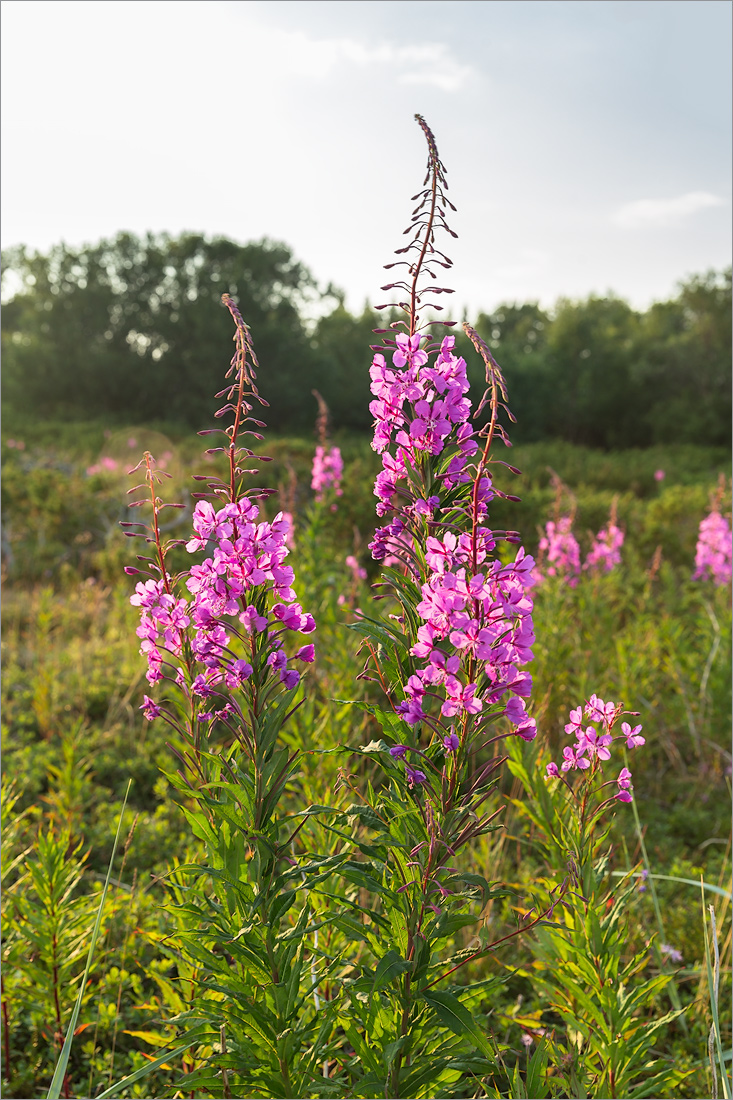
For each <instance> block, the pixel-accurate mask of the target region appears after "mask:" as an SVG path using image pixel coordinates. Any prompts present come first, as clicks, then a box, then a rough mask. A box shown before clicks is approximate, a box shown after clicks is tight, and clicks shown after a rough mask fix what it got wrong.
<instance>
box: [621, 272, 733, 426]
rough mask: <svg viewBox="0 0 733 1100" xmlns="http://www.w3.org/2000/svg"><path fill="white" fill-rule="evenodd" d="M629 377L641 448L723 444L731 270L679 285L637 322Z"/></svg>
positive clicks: (728, 392) (728, 419)
mask: <svg viewBox="0 0 733 1100" xmlns="http://www.w3.org/2000/svg"><path fill="white" fill-rule="evenodd" d="M637 346H638V354H637V356H636V357H635V361H634V367H633V370H634V376H635V381H636V386H637V388H638V394H639V402H640V405H641V407H642V408H643V409H644V414H643V418H642V419H643V425H644V429H645V435H646V439H645V442H649V443H675V442H683V443H708V444H723V445H725V444H729V443H730V438H731V384H730V357H731V269H730V268H728V269H727V270H725V271H722V272H715V271H708V272H707V273H706V274H704V275H694V276H692V277H691V278H690V279H688V280H686V281H685V282H682V283H680V293H679V295H678V297H677V298H675V299H673V300H672V301H670V302H657V303H655V304H654V305H653V306H652V307H651V308H650V309H649V310H648V311H647V312H646V313H645V314H644V315H642V317H641V326H640V333H639V341H638V345H637Z"/></svg>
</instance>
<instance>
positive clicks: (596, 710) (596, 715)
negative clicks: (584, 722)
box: [585, 695, 616, 726]
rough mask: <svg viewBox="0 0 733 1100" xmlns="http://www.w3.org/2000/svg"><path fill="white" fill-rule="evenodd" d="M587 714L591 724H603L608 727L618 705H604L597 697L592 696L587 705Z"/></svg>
mask: <svg viewBox="0 0 733 1100" xmlns="http://www.w3.org/2000/svg"><path fill="white" fill-rule="evenodd" d="M585 713H586V715H587V717H588V718H590V720H591V722H603V723H604V724H605V725H606V726H608V725H609V724H610V723H611V722H612V721H613V716H614V715H615V713H616V704H615V703H604V702H603V700H602V699H599V698H598V696H597V695H591V697H590V699H589V700H588V702H587V703H586V704H585Z"/></svg>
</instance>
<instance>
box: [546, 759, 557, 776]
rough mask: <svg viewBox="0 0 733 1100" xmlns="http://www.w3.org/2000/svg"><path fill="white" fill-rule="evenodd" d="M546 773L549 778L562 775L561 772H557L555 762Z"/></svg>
mask: <svg viewBox="0 0 733 1100" xmlns="http://www.w3.org/2000/svg"><path fill="white" fill-rule="evenodd" d="M545 771H546V773H547V775H548V776H552V777H557V776H558V775H559V774H560V772H559V771H558V770H557V764H556V763H555V762H554V760H551V761H550V763H549V764H548V765H547V767H546V768H545Z"/></svg>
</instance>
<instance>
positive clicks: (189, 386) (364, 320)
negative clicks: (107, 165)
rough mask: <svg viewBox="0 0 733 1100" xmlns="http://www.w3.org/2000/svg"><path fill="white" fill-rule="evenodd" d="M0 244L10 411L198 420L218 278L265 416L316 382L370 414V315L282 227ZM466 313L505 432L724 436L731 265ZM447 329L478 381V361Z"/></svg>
mask: <svg viewBox="0 0 733 1100" xmlns="http://www.w3.org/2000/svg"><path fill="white" fill-rule="evenodd" d="M2 259H3V284H4V298H5V305H4V308H3V326H2V347H3V401H4V403H5V406H6V416H7V415H8V414H9V418H10V419H12V413H13V410H15V409H17V410H24V411H28V410H33V411H34V413H35V414H36V415H38V416H40V417H42V418H53V419H57V418H66V419H85V418H96V417H107V418H109V419H110V421H115V420H117V421H119V420H124V421H125V422H130V421H133V422H135V423H143V422H150V421H160V420H166V421H175V422H179V423H181V424H187V425H191V426H193V427H200V426H201V425H202V424H205V423H207V422H208V420H209V419H210V415H211V412H212V411H213V409H214V407H215V405H214V402H213V398H212V394H213V393H215V392H216V391H217V390H219V389H221V386H222V375H223V363H222V359H223V355H225V354H226V351H223V349H226V348H228V347H229V342H230V340H231V325H230V323H229V316H228V314H227V312H226V310H224V309H222V308H221V307H220V305H219V300H220V297H221V294H222V293H223V292H225V291H226V292H227V293H229V294H231V295H232V296H233V297H234V298H235V299H236V300H237V302H238V303H239V306H240V309H241V311H242V314H243V316H244V317H245V319H246V320H247V322H248V324H249V325H250V327H251V330H252V334H253V339H254V344H255V348H256V350H257V354H258V357H259V360H260V363H261V370H260V374H259V384H260V392H261V394H262V396H263V397H265V398H266V400H267V401H268V402H269V404H270V408H269V409H268V410H267V411H266V413H265V414H264V418H265V419H266V420H267V422H268V424H269V426H270V427H271V428H272V429H273V430H275V431H294V432H302V431H304V430H306V431H307V430H310V428H311V426H312V424H313V421H314V420H315V416H316V413H317V406H316V402H315V399H314V398H313V396H312V391H313V390H314V389H316V390H318V391H319V392H320V393H321V394H322V395H323V397H324V398H325V400H326V402H327V404H328V405H329V407H330V410H331V416H332V422H333V426H334V428H336V429H339V428H343V429H351V430H357V431H362V430H363V431H366V430H367V429H368V428H369V425H370V423H371V417H370V414H369V409H368V405H369V401H370V399H371V395H370V393H369V370H368V368H369V362H370V353H369V350H368V348H369V345H370V344H372V343H374V342H375V341H376V340H377V339H378V338H377V337H375V336H374V335H373V332H372V330H373V329H374V328H377V327H383V326H384V323H385V319H384V315H383V314H377V313H376V312H374V311H373V310H372V309H370V308H369V307H365V309H364V311H363V312H362V313H361V315H354V314H352V313H350V312H349V311H348V310H347V309H346V308H345V305H344V298H343V295H342V294H341V293H340V292H339V291H338V290H336V289H334V288H333V287H332V286H329V287H327V288H325V289H323V288H320V287H319V286H318V285H317V284H316V282H315V280H314V279H313V276H312V275H311V273H310V272H309V271H308V269H307V268H306V267H305V266H304V265H303V264H302V263H300V262H299V261H298V260H297V259H296V258H295V257H294V256H293V254H292V251H291V250H290V249H289V248H288V246H287V245H285V244H282V243H279V242H274V241H270V240H262V241H259V242H253V243H249V244H244V245H242V244H238V243H236V242H234V241H231V240H228V239H226V238H223V237H218V238H214V239H207V238H206V237H204V236H201V235H199V234H193V233H185V234H182V235H181V236H179V237H171V236H168V235H166V234H159V235H153V234H148V235H147V236H145V237H137V236H135V235H133V234H131V233H120V234H119V235H118V236H117V237H115V238H114V239H112V240H103V241H100V242H99V243H98V244H96V245H93V246H84V247H82V248H78V249H74V248H70V247H68V246H67V245H65V244H60V245H57V246H55V247H54V248H52V249H51V250H50V251H49V252H48V253H45V254H42V253H39V252H32V251H30V250H28V249H26V248H24V247H18V248H14V249H10V250H8V251H7V252H6V253H4V254H3V257H2ZM470 320H471V321H472V323H473V325H474V327H475V328H476V329H477V331H478V332H479V334H480V335H481V336H482V337H483V338H484V340H486V341H487V342H488V343H489V344H490V346H491V348H492V350H493V353H494V355H495V357H496V358H497V360H498V361H499V363H500V364H501V366H502V368H503V370H504V373H505V376H506V378H507V383H508V387H509V399H510V406H511V408H512V411H513V412H514V414H515V416H516V417H517V421H518V423H517V425H516V427H515V428H513V429H512V438H513V439H515V441H517V442H532V441H535V440H540V439H548V438H562V439H566V440H568V441H570V442H575V443H580V444H584V445H586V446H594V447H606V448H611V447H613V448H617V447H631V446H642V447H643V446H646V445H649V444H655V443H673V442H685V443H696V442H699V443H708V444H727V443H729V442H730V435H731V385H730V359H731V272H730V269H727V270H725V271H720V272H716V271H709V272H707V273H705V274H700V275H694V276H692V277H690V278H688V279H687V280H685V281H684V282H682V283H680V284H679V287H678V293H677V295H676V296H675V297H674V298H672V299H670V300H669V301H666V302H657V303H655V304H653V305H652V306H650V308H649V309H647V310H646V311H643V312H641V311H637V310H634V309H632V308H631V307H630V306H629V305H628V304H627V303H626V302H625V301H623V300H622V299H620V298H616V297H613V296H609V297H603V298H601V297H595V296H591V297H589V298H587V299H584V300H581V301H570V300H566V299H560V300H559V301H558V302H557V303H556V304H555V306H554V308H553V309H551V310H543V309H541V308H540V307H539V305H537V304H536V303H524V304H517V303H514V304H511V303H507V304H504V305H501V306H499V307H498V308H497V309H495V310H494V311H493V312H491V313H481V314H479V316H478V317H477V318H476V319H470ZM455 331H456V334H457V341H458V342H459V344H460V346H461V351H462V353H463V354H464V355H465V357H466V361H467V363H468V365H469V377H470V378H471V381H472V385H473V386H475V387H476V389H475V392H476V393H477V395H478V394H480V393H481V392H482V385H483V381H484V379H483V368H482V364H481V363H480V361H479V360H478V358H477V357H476V355H475V354H474V352H473V350H472V349H471V347H470V345H469V343H468V341H467V340H465V338H464V337H463V335H462V333H460V328H459V327H458V328H457V329H456V330H455ZM464 344H465V347H464Z"/></svg>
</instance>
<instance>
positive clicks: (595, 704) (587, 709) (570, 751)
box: [546, 695, 646, 802]
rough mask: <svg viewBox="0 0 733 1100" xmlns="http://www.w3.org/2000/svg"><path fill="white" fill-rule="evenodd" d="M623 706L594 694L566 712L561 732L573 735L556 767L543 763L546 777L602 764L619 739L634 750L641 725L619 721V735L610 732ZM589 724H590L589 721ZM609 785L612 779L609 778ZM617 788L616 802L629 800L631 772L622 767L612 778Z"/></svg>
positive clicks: (639, 739) (584, 769)
mask: <svg viewBox="0 0 733 1100" xmlns="http://www.w3.org/2000/svg"><path fill="white" fill-rule="evenodd" d="M624 713H625V712H624V710H623V705H621V706H617V705H616V704H615V703H610V702H609V703H605V702H604V701H603V699H599V698H598V696H597V695H591V697H590V699H588V701H587V702H586V703H585V704H584V705H583V706H579V707H576V708H575V709H574V710H571V711H570V721H569V722H568V723H567V725H566V726H565V732H566V733H567V734H570V735H572V736H574V737H575V743H574V744H573V745H566V746H565V748H564V749H563V750H562V754H563V761H562V763H561V765H560V767H559V769H558V766H557V764H556V763H555V762H554V761H552V762H551V763H549V764H548V765H547V768H546V772H547V776H548V777H557V776H559V775H560V772H569V771H575V770H578V771H581V772H583V771H587V769H589V768H591V769H593V771H595V770H596V769H598V768H600V767H601V765H602V763H603V762H604V761H606V760H610V759H611V747H612V745H613V744H614V742H619V741H623V742H625V744H626V748H627V749H634V748H637V747H638V746H640V745H644V744H645V743H646V739H645V738H644V737H642V735H641V726H640V725H639V726H633V727H632V726H630V725H629V723H628V722H622V723H621V734H620V735H618V736H616V737H614V735H613V733H612V732H611V731H612V730H613V728H614V726H615V725H616V723H617V722H618V719H619V718H620V717H621V715H622V714H624ZM591 723H593V724H591ZM610 782H611V784H612V783H613V782H614V781H613V780H611V781H610ZM615 783H616V786H617V791H616V794H615V795H614V796H613V799H616V800H617V801H619V802H631V801H633V798H632V794H631V772H630V771H629V769H628V768H626V767H624V768H622V769H621V771H620V772H619V774H618V776H617V778H616V780H615Z"/></svg>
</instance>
